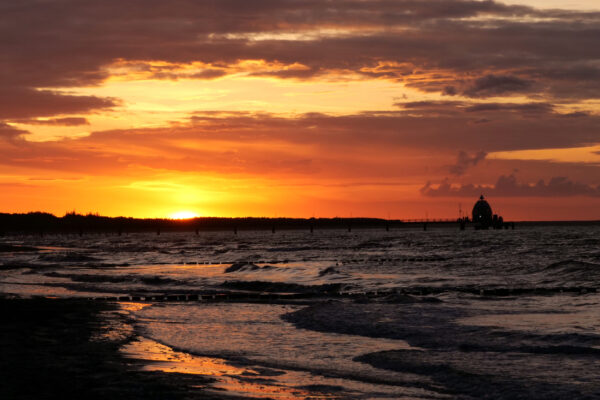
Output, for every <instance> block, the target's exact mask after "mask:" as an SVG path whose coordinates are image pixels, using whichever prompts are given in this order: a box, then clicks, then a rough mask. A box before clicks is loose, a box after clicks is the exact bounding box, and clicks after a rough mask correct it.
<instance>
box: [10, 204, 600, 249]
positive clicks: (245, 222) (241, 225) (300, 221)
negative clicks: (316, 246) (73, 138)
mask: <svg viewBox="0 0 600 400" xmlns="http://www.w3.org/2000/svg"><path fill="white" fill-rule="evenodd" d="M469 224H470V225H472V223H471V221H468V220H467V225H469ZM509 224H512V225H514V223H507V224H505V226H504V228H508V227H509V226H510V225H509ZM518 224H519V226H533V225H535V226H540V225H541V226H543V225H598V224H600V221H522V222H518ZM416 225H418V226H423V225H424V227H425V229H427V226H429V227H435V226H448V225H450V226H452V227H454V226H457V227H458V226H459V225H460V220H458V219H452V218H448V219H429V220H398V219H394V220H391V219H390V220H387V219H381V218H338V217H336V218H264V217H263V218H261V217H243V218H223V217H197V218H190V219H184V220H178V219H168V218H131V217H104V216H100V215H97V214H87V215H82V214H77V213H68V214H66V215H64V216H63V217H57V216H55V215H53V214H50V213H44V212H30V213H26V214H8V213H0V235H4V234H40V235H44V234H56V233H64V234H84V233H114V234H124V233H135V232H156V233H158V234H160V233H163V232H194V231H195V232H201V231H232V232H235V233H237V232H238V231H243V230H269V231H273V232H276V231H279V230H310V231H314V230H322V229H342V230H347V231H351V230H353V229H386V230H390V229H397V228H401V227H411V226H416ZM0 251H2V249H1V248H0ZM21 251H23V249H21Z"/></svg>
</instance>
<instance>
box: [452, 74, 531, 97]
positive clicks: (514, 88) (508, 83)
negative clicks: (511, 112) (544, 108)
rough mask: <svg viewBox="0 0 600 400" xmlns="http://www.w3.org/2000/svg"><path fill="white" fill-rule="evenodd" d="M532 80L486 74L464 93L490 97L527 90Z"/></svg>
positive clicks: (468, 95) (472, 95)
mask: <svg viewBox="0 0 600 400" xmlns="http://www.w3.org/2000/svg"><path fill="white" fill-rule="evenodd" d="M531 86H532V82H529V81H526V80H524V79H521V78H518V77H516V76H510V75H485V76H482V77H481V78H477V79H476V80H475V81H474V82H472V83H471V84H470V85H468V87H467V88H465V90H463V92H462V94H463V95H465V96H467V97H490V96H501V95H511V94H519V93H523V92H527V91H529V90H530V89H531Z"/></svg>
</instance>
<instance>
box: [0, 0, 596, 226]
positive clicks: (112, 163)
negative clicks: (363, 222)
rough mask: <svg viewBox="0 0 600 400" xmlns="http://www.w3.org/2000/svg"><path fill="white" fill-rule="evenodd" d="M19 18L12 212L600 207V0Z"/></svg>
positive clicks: (9, 67) (139, 1)
mask: <svg viewBox="0 0 600 400" xmlns="http://www.w3.org/2000/svg"><path fill="white" fill-rule="evenodd" d="M0 35H1V37H2V40H0V165H1V166H0V188H1V189H2V192H3V193H2V196H1V197H0V212H29V211H47V212H51V213H54V214H57V215H63V214H64V213H65V212H67V211H71V210H75V211H77V212H80V213H88V212H94V213H96V212H97V213H100V214H102V215H109V216H119V215H125V216H134V217H168V216H173V215H175V213H179V212H187V213H191V214H189V215H194V214H195V215H202V216H268V217H275V216H279V217H281V216H289V217H312V216H315V217H334V216H340V217H350V216H354V217H358V216H361V217H382V218H388V217H391V218H399V219H402V218H424V217H426V216H427V217H429V218H453V217H457V216H458V213H459V207H462V210H463V212H464V211H467V212H470V210H471V208H472V205H473V203H474V202H475V201H476V200H477V197H478V196H479V195H480V194H481V193H483V194H484V195H486V196H487V197H488V198H489V200H490V202H491V205H492V207H493V208H494V211H495V212H499V213H500V214H502V215H503V216H504V218H505V219H507V220H524V219H526V220H532V219H538V220H539V219H542V220H549V219H600V2H599V1H598V0H528V1H525V0H524V1H517V0H514V1H509V2H505V3H503V2H497V1H475V0H472V1H467V0H396V1H393V0H335V1H327V0H252V1H249V0H214V1H208V0H207V1H192V0H172V1H162V0H161V1H159V0H119V1H115V0H102V1H82V0H19V1H12V0H0ZM182 215H188V214H182Z"/></svg>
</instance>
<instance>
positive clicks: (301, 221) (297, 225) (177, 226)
mask: <svg viewBox="0 0 600 400" xmlns="http://www.w3.org/2000/svg"><path fill="white" fill-rule="evenodd" d="M402 224H403V222H402V221H400V220H384V219H378V218H256V217H247V218H221V217H198V218H191V219H184V220H175V219H161V218H128V217H103V216H99V215H96V214H88V215H81V214H76V213H68V214H66V215H65V216H63V217H57V216H55V215H52V214H49V213H43V212H32V213H27V214H7V213H0V233H3V234H11V233H34V234H50V233H94V232H96V233H103V232H106V233H108V232H112V233H128V232H157V233H160V232H187V231H191V232H193V231H238V230H274V231H277V230H291V229H303V230H310V229H313V230H316V229H346V230H348V229H349V230H351V229H354V228H356V229H365V228H379V229H382V228H388V229H389V228H393V227H398V226H400V225H402Z"/></svg>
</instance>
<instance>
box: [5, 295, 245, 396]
mask: <svg viewBox="0 0 600 400" xmlns="http://www.w3.org/2000/svg"><path fill="white" fill-rule="evenodd" d="M116 311H117V307H116V305H115V304H111V303H104V302H91V301H87V300H79V299H68V300H67V299H42V298H37V299H6V298H4V299H0V318H1V319H2V329H1V330H0V353H1V354H2V357H0V371H2V372H1V374H0V397H1V398H3V399H65V398H85V399H111V398H113V399H183V398H188V399H189V398H202V399H223V398H227V399H231V398H235V397H234V396H225V395H223V396H218V395H216V394H211V393H207V392H205V391H203V390H202V388H203V387H204V386H205V385H206V384H207V383H209V382H210V380H209V379H207V378H205V377H202V376H199V375H191V374H177V373H163V372H160V371H142V370H141V368H140V363H141V361H139V360H138V361H137V362H133V361H132V360H129V359H126V358H125V357H124V356H123V355H122V353H120V352H119V348H121V347H122V346H123V345H124V344H126V343H127V342H128V341H130V340H132V338H133V331H132V329H131V326H130V325H128V323H127V321H126V316H124V315H122V314H119V313H117V312H116Z"/></svg>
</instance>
